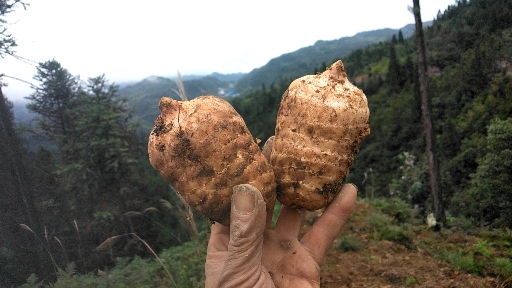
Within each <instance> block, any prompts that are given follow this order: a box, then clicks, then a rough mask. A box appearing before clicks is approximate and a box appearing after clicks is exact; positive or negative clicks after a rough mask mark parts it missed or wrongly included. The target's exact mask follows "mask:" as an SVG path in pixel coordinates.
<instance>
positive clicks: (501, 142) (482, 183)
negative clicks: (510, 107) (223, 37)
mask: <svg viewBox="0 0 512 288" xmlns="http://www.w3.org/2000/svg"><path fill="white" fill-rule="evenodd" d="M487 131H488V132H487V137H486V144H487V154H486V155H485V156H484V157H483V158H482V159H480V160H478V168H477V171H476V173H474V174H472V175H471V178H472V187H471V189H470V191H469V192H470V195H471V198H472V199H473V201H472V202H473V203H470V204H473V205H474V206H476V207H474V208H475V209H472V211H471V212H473V213H478V215H471V216H473V217H475V218H479V219H480V221H481V224H493V225H495V226H501V225H504V226H506V227H511V226H512V175H511V174H510V171H512V118H508V119H506V120H499V119H494V120H493V121H491V123H490V124H489V126H488V127H487ZM475 200H477V201H475Z"/></svg>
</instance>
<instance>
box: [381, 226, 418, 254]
mask: <svg viewBox="0 0 512 288" xmlns="http://www.w3.org/2000/svg"><path fill="white" fill-rule="evenodd" d="M375 238H376V239H378V240H387V241H392V242H395V243H399V244H402V245H404V246H405V247H407V248H409V249H411V248H412V247H413V241H412V235H411V233H410V232H409V231H406V230H405V229H404V228H403V227H401V226H397V225H388V226H385V227H383V228H381V229H379V230H378V231H377V232H376V237H375Z"/></svg>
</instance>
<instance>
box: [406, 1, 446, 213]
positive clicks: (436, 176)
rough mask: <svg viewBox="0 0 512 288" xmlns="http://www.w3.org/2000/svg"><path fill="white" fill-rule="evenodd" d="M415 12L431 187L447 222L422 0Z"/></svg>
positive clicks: (422, 111) (436, 209)
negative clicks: (430, 85) (428, 74)
mask: <svg viewBox="0 0 512 288" xmlns="http://www.w3.org/2000/svg"><path fill="white" fill-rule="evenodd" d="M412 2H413V13H414V18H415V20H416V21H415V24H416V51H417V53H418V76H419V84H420V95H421V114H422V119H423V126H424V128H425V143H426V152H427V157H428V166H429V171H430V189H431V191H432V200H433V206H434V217H436V220H437V221H438V222H441V223H445V222H446V216H445V214H444V208H443V206H444V205H443V195H442V191H441V189H440V187H439V183H440V179H441V177H440V173H439V161H438V159H437V155H436V145H437V144H436V138H435V137H436V136H435V133H434V129H433V126H434V125H433V121H432V115H431V114H432V108H431V105H430V98H429V97H428V91H427V88H428V82H427V81H428V80H427V60H426V57H425V39H424V36H423V23H422V21H421V14H420V0H413V1H412Z"/></svg>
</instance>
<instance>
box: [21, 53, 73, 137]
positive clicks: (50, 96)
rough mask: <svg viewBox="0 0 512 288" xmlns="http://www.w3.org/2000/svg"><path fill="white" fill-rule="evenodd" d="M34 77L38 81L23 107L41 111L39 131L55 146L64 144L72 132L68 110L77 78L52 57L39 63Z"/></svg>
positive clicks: (32, 110)
mask: <svg viewBox="0 0 512 288" xmlns="http://www.w3.org/2000/svg"><path fill="white" fill-rule="evenodd" d="M34 79H35V80H37V81H39V82H40V83H41V84H40V86H38V87H33V88H34V90H35V92H34V93H33V94H31V95H30V96H29V97H27V99H28V100H30V101H31V102H30V103H29V104H28V105H27V108H28V109H29V110H30V111H31V112H34V113H37V114H39V115H41V117H42V118H40V119H39V125H40V128H41V130H42V132H43V134H44V135H45V136H46V137H47V138H48V139H50V140H54V141H57V143H58V144H59V146H61V147H62V146H64V145H66V142H67V141H68V139H69V137H70V136H71V134H72V133H73V129H74V127H73V125H74V124H73V119H72V117H71V115H69V111H70V109H71V108H73V105H74V104H75V103H76V102H74V100H75V99H76V98H77V96H78V88H79V85H78V79H77V78H76V77H74V76H73V75H71V74H70V73H69V72H68V70H66V69H64V68H63V67H62V66H61V65H60V63H59V62H57V61H56V60H50V61H46V62H44V63H40V64H39V67H37V74H36V75H35V76H34Z"/></svg>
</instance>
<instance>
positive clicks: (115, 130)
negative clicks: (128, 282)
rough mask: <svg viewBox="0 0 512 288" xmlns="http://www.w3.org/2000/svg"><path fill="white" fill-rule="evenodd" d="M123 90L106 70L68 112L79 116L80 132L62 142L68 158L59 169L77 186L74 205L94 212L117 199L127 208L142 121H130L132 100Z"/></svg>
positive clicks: (75, 117)
mask: <svg viewBox="0 0 512 288" xmlns="http://www.w3.org/2000/svg"><path fill="white" fill-rule="evenodd" d="M118 90H119V88H118V86H116V85H113V84H109V83H108V81H107V80H106V79H105V76H104V75H102V76H99V77H95V78H90V79H89V80H88V82H87V84H86V87H84V88H83V89H82V88H80V89H79V92H78V96H77V97H76V99H74V100H73V102H72V103H70V104H71V105H69V106H68V107H64V108H65V111H63V114H64V115H66V116H67V117H70V118H71V119H73V132H74V133H73V134H72V135H68V138H67V141H66V142H65V145H63V146H62V150H61V151H62V153H63V154H64V155H66V159H67V161H66V162H65V163H63V164H62V166H61V167H62V168H61V169H60V170H59V171H58V174H59V175H60V176H61V177H63V178H64V179H66V180H65V182H66V183H68V185H69V187H68V189H70V191H74V194H75V197H74V199H73V202H75V203H74V204H73V206H74V205H77V204H78V203H81V204H80V205H79V206H80V207H82V208H81V210H84V212H85V213H86V215H88V216H93V213H94V212H98V210H97V209H102V204H101V203H104V204H105V205H104V206H112V205H111V204H112V203H110V202H112V201H114V202H115V203H116V206H117V207H118V208H119V210H121V211H123V210H126V202H127V201H128V200H127V198H128V197H129V194H130V193H128V191H130V190H131V187H130V180H131V179H132V178H133V177H132V176H134V175H133V173H132V170H131V166H132V164H133V163H135V160H134V159H133V157H132V154H131V153H132V152H133V151H132V150H133V149H132V148H133V147H132V145H133V139H134V138H135V136H136V135H135V132H136V129H137V126H136V125H135V124H130V122H129V118H130V115H129V114H128V113H127V109H126V107H125V104H126V101H127V99H124V98H120V97H118V95H117V91H118ZM102 201H105V202H102ZM103 208H104V207H103ZM105 209H106V208H105ZM100 211H101V210H100ZM111 212H112V211H111Z"/></svg>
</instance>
